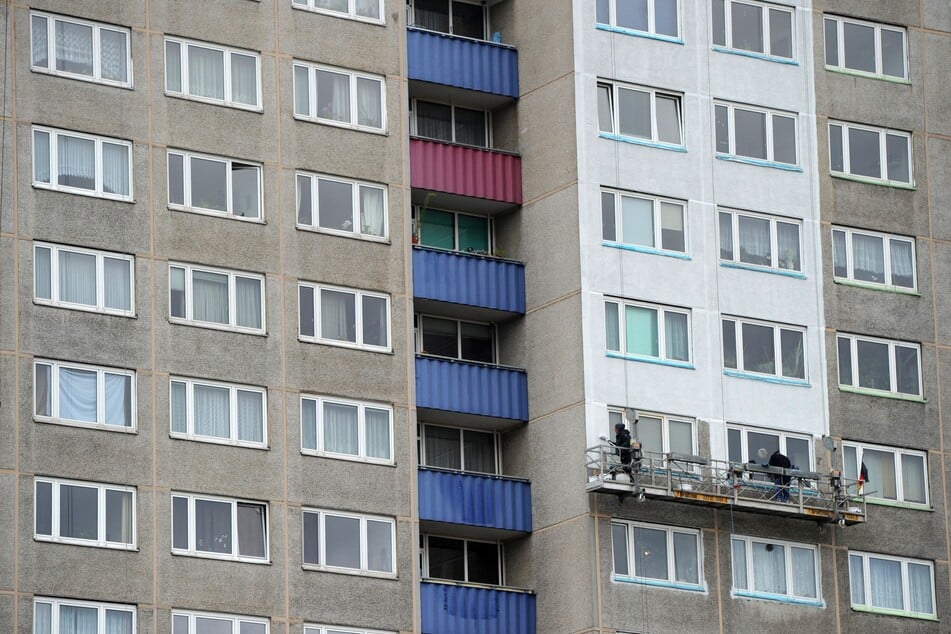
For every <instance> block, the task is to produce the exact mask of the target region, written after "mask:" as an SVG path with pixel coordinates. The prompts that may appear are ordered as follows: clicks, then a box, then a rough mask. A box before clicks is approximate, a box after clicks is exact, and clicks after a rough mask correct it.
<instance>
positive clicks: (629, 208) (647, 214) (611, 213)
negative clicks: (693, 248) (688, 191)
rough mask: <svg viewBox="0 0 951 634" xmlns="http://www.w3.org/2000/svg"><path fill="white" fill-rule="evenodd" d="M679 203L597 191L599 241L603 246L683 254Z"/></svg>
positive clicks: (684, 235) (683, 235)
mask: <svg viewBox="0 0 951 634" xmlns="http://www.w3.org/2000/svg"><path fill="white" fill-rule="evenodd" d="M684 208H685V204H684V202H682V201H678V200H671V199H667V198H658V197H656V196H648V195H645V194H634V193H629V192H621V191H614V190H606V189H602V190H601V237H602V238H603V239H604V240H605V241H606V242H616V243H619V244H626V245H631V246H638V247H646V248H648V249H657V250H659V251H673V252H675V253H685V252H686V250H687V239H686V232H685V229H684Z"/></svg>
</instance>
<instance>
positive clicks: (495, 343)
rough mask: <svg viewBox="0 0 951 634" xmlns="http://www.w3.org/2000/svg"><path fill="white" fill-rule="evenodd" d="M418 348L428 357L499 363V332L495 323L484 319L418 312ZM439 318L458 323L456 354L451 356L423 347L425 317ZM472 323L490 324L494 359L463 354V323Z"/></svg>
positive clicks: (418, 351) (489, 363) (418, 352)
mask: <svg viewBox="0 0 951 634" xmlns="http://www.w3.org/2000/svg"><path fill="white" fill-rule="evenodd" d="M415 317H416V319H415V321H416V329H415V330H416V350H417V354H421V355H424V356H427V357H436V358H439V359H452V360H454V361H465V362H468V363H484V364H487V365H497V364H498V359H499V354H498V352H499V351H498V333H497V331H496V328H495V324H491V323H488V322H484V321H471V320H469V319H456V318H455V317H443V316H441V315H427V314H421V313H417V314H416V316H415ZM427 318H428V319H438V320H440V321H451V322H452V323H454V324H455V325H456V354H455V355H454V356H451V357H445V356H442V355H438V354H434V353H432V352H427V351H426V350H425V349H424V347H423V341H424V339H423V338H424V337H425V335H426V328H425V327H424V326H423V323H424V320H425V319H427ZM463 324H471V325H474V326H488V327H489V330H490V332H491V333H492V360H491V361H477V360H474V359H467V358H466V357H463V356H462V339H463V337H462V325H463Z"/></svg>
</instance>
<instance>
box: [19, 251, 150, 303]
mask: <svg viewBox="0 0 951 634" xmlns="http://www.w3.org/2000/svg"><path fill="white" fill-rule="evenodd" d="M134 263H135V261H134V259H133V257H132V256H131V255H125V254H122V253H110V252H107V251H93V250H92V249H81V248H78V247H65V246H60V245H55V244H44V243H41V242H36V243H34V244H33V277H34V280H33V296H34V299H35V300H36V303H37V304H48V305H50V306H59V307H61V308H73V309H76V310H88V311H94V312H97V313H110V314H113V315H123V316H126V317H132V316H134V314H135V313H134V310H133V306H134V303H135V300H134V297H135V290H134V288H135V280H134V277H135V275H134V273H133V269H134Z"/></svg>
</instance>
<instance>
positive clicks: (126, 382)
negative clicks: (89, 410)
mask: <svg viewBox="0 0 951 634" xmlns="http://www.w3.org/2000/svg"><path fill="white" fill-rule="evenodd" d="M105 382H106V385H105V403H104V405H105V410H106V420H105V421H103V422H105V423H106V424H107V425H118V426H120V427H130V426H131V425H132V377H131V376H126V375H124V374H110V373H108V372H106V373H105Z"/></svg>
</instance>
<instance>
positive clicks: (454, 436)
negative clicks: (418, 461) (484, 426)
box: [421, 425, 500, 475]
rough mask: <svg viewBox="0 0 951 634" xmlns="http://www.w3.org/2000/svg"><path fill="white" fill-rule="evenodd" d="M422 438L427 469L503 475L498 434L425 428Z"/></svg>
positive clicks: (424, 461) (448, 428)
mask: <svg viewBox="0 0 951 634" xmlns="http://www.w3.org/2000/svg"><path fill="white" fill-rule="evenodd" d="M421 435H422V441H423V445H422V452H421V454H422V457H423V459H422V463H423V464H424V465H425V466H427V467H437V468H439V469H452V470H454V471H468V472H471V473H488V474H492V475H497V474H498V473H499V462H500V461H499V449H498V436H497V435H496V434H495V433H494V432H490V431H480V430H475V429H459V428H457V427H437V426H436V425H423V426H422V434H421Z"/></svg>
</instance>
